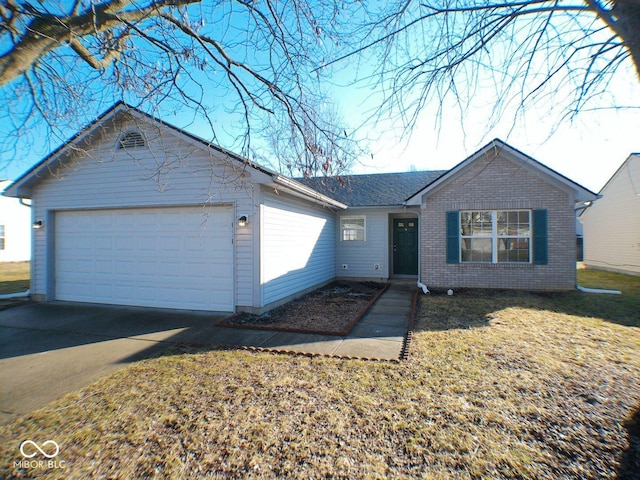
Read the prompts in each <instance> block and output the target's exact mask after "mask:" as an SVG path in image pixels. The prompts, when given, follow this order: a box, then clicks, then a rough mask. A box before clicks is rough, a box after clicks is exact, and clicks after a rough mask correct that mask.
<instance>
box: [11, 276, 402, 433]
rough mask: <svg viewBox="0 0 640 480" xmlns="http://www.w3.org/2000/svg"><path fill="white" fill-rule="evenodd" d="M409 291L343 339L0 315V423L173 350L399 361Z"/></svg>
mask: <svg viewBox="0 0 640 480" xmlns="http://www.w3.org/2000/svg"><path fill="white" fill-rule="evenodd" d="M414 291H415V287H413V288H412V286H410V285H392V286H391V287H390V288H389V289H388V290H387V291H386V292H385V293H384V294H383V295H382V296H381V297H380V298H379V299H378V301H377V302H376V303H375V304H374V305H373V307H372V308H371V309H370V310H369V312H368V313H367V314H366V315H365V316H364V317H363V318H362V320H361V321H360V322H359V323H358V324H357V325H356V327H355V328H354V329H353V330H352V331H351V333H350V334H349V335H347V336H346V337H336V336H328V335H314V334H302V333H288V332H274V331H266V330H247V329H234V328H224V327H218V326H216V322H217V321H219V320H221V319H222V318H223V317H222V316H216V315H212V314H210V313H207V312H184V311H175V310H174V311H172V310H157V309H149V308H138V307H120V306H107V305H88V304H80V303H67V302H51V303H29V304H26V305H24V306H20V307H15V308H10V309H7V310H2V311H0V424H2V423H6V422H8V421H10V419H12V418H14V417H15V416H16V415H21V414H25V413H28V412H30V411H31V410H34V409H36V408H40V407H42V406H44V405H46V404H47V403H49V402H51V401H52V400H55V399H56V398H58V397H60V396H62V395H64V394H65V393H69V392H72V391H74V390H77V389H79V388H82V387H84V386H85V385H87V384H89V383H91V382H93V381H95V380H97V379H98V378H100V377H102V376H104V375H107V374H109V373H112V372H114V371H116V370H118V369H120V368H122V367H123V366H124V365H126V364H128V363H131V362H135V361H138V360H142V359H145V358H149V357H153V356H155V355H158V354H160V353H161V352H163V351H164V350H166V349H167V348H169V347H170V346H171V345H176V344H185V343H186V344H190V343H194V344H200V345H210V346H211V347H212V348H215V347H219V346H239V347H246V348H251V349H253V348H255V349H258V350H268V351H276V352H292V353H303V354H317V355H329V356H336V357H349V358H364V359H379V360H399V359H400V356H401V355H402V353H403V348H404V346H405V338H406V334H407V321H408V316H409V312H410V310H411V301H412V296H413V292H414Z"/></svg>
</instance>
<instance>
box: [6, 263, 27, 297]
mask: <svg viewBox="0 0 640 480" xmlns="http://www.w3.org/2000/svg"><path fill="white" fill-rule="evenodd" d="M29 265H30V263H29V262H8V263H0V295H4V294H6V293H19V292H26V291H27V290H29V278H30V272H29Z"/></svg>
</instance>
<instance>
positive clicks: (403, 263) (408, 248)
mask: <svg viewBox="0 0 640 480" xmlns="http://www.w3.org/2000/svg"><path fill="white" fill-rule="evenodd" d="M393 274H394V275H417V274H418V219H417V218H394V219H393Z"/></svg>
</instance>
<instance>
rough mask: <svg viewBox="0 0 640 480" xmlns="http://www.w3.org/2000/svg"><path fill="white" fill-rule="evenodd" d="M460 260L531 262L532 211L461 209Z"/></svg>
mask: <svg viewBox="0 0 640 480" xmlns="http://www.w3.org/2000/svg"><path fill="white" fill-rule="evenodd" d="M460 259H461V261H462V262H486V263H530V262H531V211H529V210H488V211H466V212H460Z"/></svg>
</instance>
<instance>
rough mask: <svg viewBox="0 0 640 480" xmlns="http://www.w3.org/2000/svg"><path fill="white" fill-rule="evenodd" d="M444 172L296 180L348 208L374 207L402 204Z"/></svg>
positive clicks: (444, 171) (433, 171)
mask: <svg viewBox="0 0 640 480" xmlns="http://www.w3.org/2000/svg"><path fill="white" fill-rule="evenodd" d="M446 172H447V170H432V171H422V172H405V173H377V174H368V175H343V176H341V177H339V178H340V179H338V178H335V177H329V178H320V177H312V178H298V179H296V180H297V181H299V182H301V183H303V184H305V185H307V186H309V187H311V188H313V189H314V190H316V191H318V192H320V193H322V194H324V195H327V196H328V197H331V198H333V199H335V200H338V201H339V202H342V203H345V204H346V205H348V206H350V207H378V206H389V205H402V204H403V203H404V201H405V200H406V199H407V198H409V197H410V196H412V195H413V194H414V193H417V192H418V191H419V190H422V189H423V188H424V187H426V186H427V185H429V184H430V183H431V182H433V181H434V180H436V179H437V178H438V177H440V176H441V175H443V174H444V173H446ZM340 180H341V181H340Z"/></svg>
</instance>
